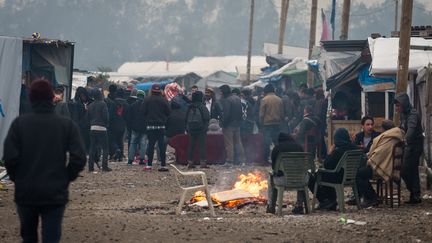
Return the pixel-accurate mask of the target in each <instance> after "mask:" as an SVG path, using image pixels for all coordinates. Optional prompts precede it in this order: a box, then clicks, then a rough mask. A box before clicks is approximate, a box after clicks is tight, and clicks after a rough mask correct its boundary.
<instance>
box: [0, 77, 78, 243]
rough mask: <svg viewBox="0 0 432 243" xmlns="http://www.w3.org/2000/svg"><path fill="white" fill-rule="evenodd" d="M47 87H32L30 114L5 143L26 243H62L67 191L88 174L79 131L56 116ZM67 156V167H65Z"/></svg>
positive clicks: (46, 83)
mask: <svg viewBox="0 0 432 243" xmlns="http://www.w3.org/2000/svg"><path fill="white" fill-rule="evenodd" d="M53 97H54V94H53V89H52V86H51V84H50V83H49V81H46V80H36V81H33V83H32V85H31V88H30V101H31V103H32V109H33V112H32V113H28V114H25V115H22V116H20V117H18V118H16V119H15V120H14V121H13V123H12V125H11V127H10V129H9V133H8V135H7V137H6V140H5V143H4V155H3V156H4V157H3V159H4V161H5V166H6V170H7V172H8V174H9V177H10V179H11V180H12V181H13V182H14V183H15V203H16V204H17V211H18V216H19V218H20V222H21V237H22V239H23V242H37V240H38V239H37V238H38V233H37V228H38V221H39V217H41V218H42V238H43V239H42V240H43V242H59V241H60V238H61V223H62V219H63V213H64V210H65V205H66V203H67V202H68V194H69V192H68V187H69V184H70V182H71V181H73V180H75V179H76V178H77V176H78V173H79V172H80V171H81V170H82V169H83V168H84V166H85V163H86V154H85V150H84V145H83V142H82V140H81V136H80V133H79V129H78V127H77V125H75V123H74V122H73V121H71V120H70V119H68V118H66V117H62V116H59V115H57V114H55V113H54V106H53V103H52V99H53ZM67 152H69V161H67V155H66V154H67Z"/></svg>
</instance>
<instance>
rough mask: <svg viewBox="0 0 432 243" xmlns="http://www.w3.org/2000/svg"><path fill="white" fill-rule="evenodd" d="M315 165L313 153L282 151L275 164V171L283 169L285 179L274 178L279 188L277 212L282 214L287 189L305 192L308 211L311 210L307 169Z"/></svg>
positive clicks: (277, 188)
mask: <svg viewBox="0 0 432 243" xmlns="http://www.w3.org/2000/svg"><path fill="white" fill-rule="evenodd" d="M314 167H315V165H314V161H313V157H312V154H311V153H304V152H284V153H280V154H279V156H278V158H277V160H276V166H275V170H274V171H275V172H276V173H277V172H278V171H281V172H282V173H283V179H281V180H277V181H275V180H274V184H275V188H276V190H277V212H276V213H277V214H278V215H282V206H283V194H284V191H285V190H296V191H304V192H305V195H306V197H305V209H306V213H309V212H310V202H309V195H308V177H307V171H308V170H310V169H311V170H313V169H314Z"/></svg>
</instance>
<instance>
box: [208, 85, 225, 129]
mask: <svg viewBox="0 0 432 243" xmlns="http://www.w3.org/2000/svg"><path fill="white" fill-rule="evenodd" d="M204 103H205V106H206V107H207V110H208V111H209V112H210V119H216V120H218V121H219V120H220V117H221V113H222V111H221V108H220V105H219V103H218V102H217V100H216V95H215V93H214V91H213V89H212V88H206V89H205V91H204Z"/></svg>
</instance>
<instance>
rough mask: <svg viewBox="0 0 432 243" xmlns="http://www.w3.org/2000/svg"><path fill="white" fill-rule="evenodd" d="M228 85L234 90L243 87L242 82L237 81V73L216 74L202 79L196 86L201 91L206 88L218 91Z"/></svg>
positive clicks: (223, 72)
mask: <svg viewBox="0 0 432 243" xmlns="http://www.w3.org/2000/svg"><path fill="white" fill-rule="evenodd" d="M224 84H227V85H229V86H230V87H232V88H240V87H241V86H242V83H241V81H239V80H237V74H236V73H228V72H225V71H217V72H214V73H212V74H210V75H208V76H207V77H204V78H202V79H200V80H199V81H198V82H197V83H196V84H195V85H196V86H198V88H199V89H201V90H203V89H205V88H212V89H216V88H219V87H220V86H222V85H224Z"/></svg>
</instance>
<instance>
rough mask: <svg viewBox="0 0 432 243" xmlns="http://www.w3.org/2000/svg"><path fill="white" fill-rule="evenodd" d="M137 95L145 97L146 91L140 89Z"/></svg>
mask: <svg viewBox="0 0 432 243" xmlns="http://www.w3.org/2000/svg"><path fill="white" fill-rule="evenodd" d="M136 96H137V97H141V98H143V97H144V96H145V93H144V91H142V90H138V91H137V93H136Z"/></svg>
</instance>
